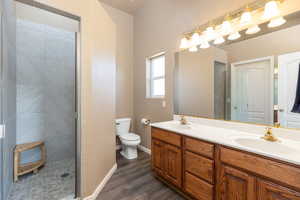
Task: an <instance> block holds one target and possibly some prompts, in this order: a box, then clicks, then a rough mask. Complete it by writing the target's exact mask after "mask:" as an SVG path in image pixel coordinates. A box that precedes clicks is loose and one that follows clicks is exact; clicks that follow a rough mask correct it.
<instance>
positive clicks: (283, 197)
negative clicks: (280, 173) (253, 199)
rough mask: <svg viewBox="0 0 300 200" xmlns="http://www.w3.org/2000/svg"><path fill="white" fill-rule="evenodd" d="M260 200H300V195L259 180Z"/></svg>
mask: <svg viewBox="0 0 300 200" xmlns="http://www.w3.org/2000/svg"><path fill="white" fill-rule="evenodd" d="M257 184H258V200H300V193H299V192H296V191H294V190H291V189H288V188H286V187H282V186H279V185H276V184H274V183H270V182H267V181H264V180H258V181H257Z"/></svg>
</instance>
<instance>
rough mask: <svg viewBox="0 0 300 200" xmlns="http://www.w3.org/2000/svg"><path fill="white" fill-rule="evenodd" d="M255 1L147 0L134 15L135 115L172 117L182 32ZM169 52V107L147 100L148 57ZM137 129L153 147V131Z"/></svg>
mask: <svg viewBox="0 0 300 200" xmlns="http://www.w3.org/2000/svg"><path fill="white" fill-rule="evenodd" d="M252 1H253V0H211V1H204V0H191V1H188V2H187V1H182V0H164V1H161V0H151V1H146V2H145V4H144V5H143V7H142V8H141V9H139V10H138V11H137V12H136V13H135V16H134V115H135V120H136V122H138V121H139V120H140V119H141V118H142V117H147V118H150V119H151V120H152V121H153V122H155V121H164V120H169V119H172V114H173V100H172V96H173V67H174V60H175V59H174V53H175V52H176V51H178V46H179V42H180V39H181V37H182V33H184V32H187V31H190V30H193V29H194V28H196V27H197V26H199V25H201V24H203V23H206V22H207V21H209V20H211V19H213V18H215V17H218V16H221V15H224V14H226V12H229V11H232V10H235V9H238V8H239V7H241V6H243V5H245V4H247V3H248V2H252ZM287 2H288V3H289V6H284V7H283V9H284V10H283V11H284V12H283V13H289V12H293V11H295V10H299V9H300V4H299V0H289V1H287ZM160 51H166V52H167V54H166V98H165V100H166V103H167V104H166V105H167V106H166V108H163V107H162V106H161V101H162V100H151V99H145V93H146V81H145V76H146V75H145V69H146V67H145V58H146V57H148V56H151V55H153V54H154V53H157V52H160ZM135 131H136V132H137V133H139V134H141V136H142V144H143V145H145V146H147V147H150V143H151V141H150V131H149V128H148V129H145V128H144V127H143V126H142V125H140V124H139V123H136V127H135Z"/></svg>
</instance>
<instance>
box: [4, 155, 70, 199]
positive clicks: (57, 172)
mask: <svg viewBox="0 0 300 200" xmlns="http://www.w3.org/2000/svg"><path fill="white" fill-rule="evenodd" d="M63 174H64V175H65V176H63V177H62V175H63ZM74 194H75V160H74V159H67V160H62V161H55V162H51V163H46V165H45V167H43V168H41V169H40V170H39V172H38V173H37V174H28V175H24V176H22V177H20V179H19V181H18V182H16V183H14V184H13V186H12V188H11V191H10V194H9V197H8V200H71V199H74V196H75V195H74Z"/></svg>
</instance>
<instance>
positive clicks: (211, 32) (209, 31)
mask: <svg viewBox="0 0 300 200" xmlns="http://www.w3.org/2000/svg"><path fill="white" fill-rule="evenodd" d="M203 35H204V37H205V39H206V40H207V41H211V40H214V39H216V37H217V33H216V31H215V29H214V27H213V26H209V27H207V28H206V30H205V31H204V33H203Z"/></svg>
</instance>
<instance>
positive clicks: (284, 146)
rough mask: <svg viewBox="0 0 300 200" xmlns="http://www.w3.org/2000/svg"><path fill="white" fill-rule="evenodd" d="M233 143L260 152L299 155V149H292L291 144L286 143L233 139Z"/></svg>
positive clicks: (256, 139) (254, 139)
mask: <svg viewBox="0 0 300 200" xmlns="http://www.w3.org/2000/svg"><path fill="white" fill-rule="evenodd" d="M234 141H235V142H236V143H237V144H239V145H241V146H244V147H248V148H251V149H257V150H260V151H266V152H269V153H271V152H273V153H281V154H298V155H299V154H300V149H299V148H294V147H293V146H294V145H293V144H289V143H288V142H283V141H278V142H268V141H265V140H263V139H261V138H254V137H253V138H250V137H249V138H235V139H234Z"/></svg>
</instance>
